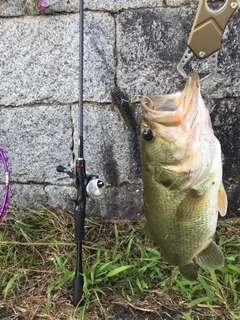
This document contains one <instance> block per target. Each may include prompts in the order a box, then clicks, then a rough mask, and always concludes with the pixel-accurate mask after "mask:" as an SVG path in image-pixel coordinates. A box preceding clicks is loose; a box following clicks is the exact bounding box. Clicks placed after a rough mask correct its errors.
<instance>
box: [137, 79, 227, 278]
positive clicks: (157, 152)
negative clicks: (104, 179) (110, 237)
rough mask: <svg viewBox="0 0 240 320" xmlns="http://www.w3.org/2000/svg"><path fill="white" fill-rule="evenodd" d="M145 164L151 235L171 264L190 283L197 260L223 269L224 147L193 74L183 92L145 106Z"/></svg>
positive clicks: (148, 231)
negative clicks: (217, 238) (219, 240)
mask: <svg viewBox="0 0 240 320" xmlns="http://www.w3.org/2000/svg"><path fill="white" fill-rule="evenodd" d="M141 105H142V109H143V119H142V122H141V160H142V175H143V186H144V202H145V208H146V218H147V222H146V226H145V232H146V234H148V235H149V236H150V237H151V238H152V239H153V240H154V241H155V242H156V244H157V245H158V246H159V247H160V249H161V252H162V253H163V257H164V258H165V259H166V261H167V262H168V263H169V264H171V265H175V266H179V268H180V271H181V273H182V274H183V276H184V277H185V278H187V279H189V280H195V279H196V278H197V272H196V268H195V265H194V261H195V262H196V263H197V264H198V265H199V266H201V267H203V268H206V269H220V268H222V267H223V265H224V256H223V253H222V251H221V250H220V248H219V247H218V246H217V245H216V243H215V242H214V241H213V240H212V237H213V236H214V234H215V231H216V226H217V219H218V212H220V214H221V215H222V216H224V215H225V214H226V210H227V197H226V193H225V190H224V187H223V184H222V159H221V146H220V143H219V141H218V140H217V138H216V137H215V136H214V133H213V130H212V126H211V120H210V116H209V112H208V110H207V108H206V107H205V105H204V102H203V100H202V97H201V93H200V84H199V79H198V75H197V74H196V73H192V74H191V75H190V76H189V78H188V81H187V84H186V87H185V89H184V90H183V92H182V93H176V94H170V95H163V96H153V97H145V98H143V99H142V101H141Z"/></svg>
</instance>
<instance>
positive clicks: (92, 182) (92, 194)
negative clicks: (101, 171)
mask: <svg viewBox="0 0 240 320" xmlns="http://www.w3.org/2000/svg"><path fill="white" fill-rule="evenodd" d="M57 171H58V172H63V173H66V174H67V175H69V177H70V178H72V179H74V185H75V187H76V188H77V187H78V186H77V176H76V174H74V173H73V172H71V171H68V170H67V168H65V167H63V166H57ZM84 180H85V181H84V183H85V188H86V195H87V196H88V197H89V198H90V199H93V200H100V199H102V198H103V197H104V193H105V191H106V184H105V183H104V181H103V180H101V179H99V178H98V176H97V175H88V174H86V177H85V179H84Z"/></svg>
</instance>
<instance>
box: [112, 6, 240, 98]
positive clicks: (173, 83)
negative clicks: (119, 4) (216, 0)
mask: <svg viewBox="0 0 240 320" xmlns="http://www.w3.org/2000/svg"><path fill="white" fill-rule="evenodd" d="M196 5H197V3H195V5H192V6H190V7H189V6H184V7H181V8H175V7H174V8H169V7H168V8H156V9H154V10H152V9H146V10H136V11H130V10H129V11H125V12H122V13H120V14H119V15H118V16H117V41H116V52H117V56H118V65H117V83H118V84H119V86H120V87H121V88H124V89H125V90H126V91H127V92H129V94H130V96H132V97H133V99H134V98H135V99H136V97H138V96H141V95H146V94H150V95H154V94H166V93H170V92H175V91H179V90H182V88H183V86H184V85H185V81H184V80H183V79H182V77H181V76H180V75H179V74H178V72H177V64H178V63H179V61H180V59H181V57H182V55H183V53H184V51H185V50H186V48H187V45H186V42H187V39H188V37H189V34H190V31H191V27H192V22H193V20H194V17H195V14H196ZM239 28H240V21H239V19H238V17H237V14H235V15H234V16H233V18H232V19H231V20H230V23H229V24H228V26H227V28H226V30H225V33H224V38H223V43H222V48H221V50H220V54H219V63H218V74H217V76H216V77H215V78H213V79H211V80H209V81H207V82H205V83H203V85H202V93H203V95H204V96H205V97H211V98H223V97H229V96H234V97H236V96H239V95H240V89H239V88H240V87H239V78H240V52H239V50H238V47H239V33H238V32H237V30H239ZM191 70H195V71H198V72H199V73H200V74H201V75H202V74H208V73H209V69H208V62H207V60H204V61H203V62H202V63H201V62H200V61H199V60H198V59H196V58H195V59H194V58H193V59H192V60H191V61H190V62H189V65H187V66H186V72H188V71H191Z"/></svg>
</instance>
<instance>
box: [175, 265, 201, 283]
mask: <svg viewBox="0 0 240 320" xmlns="http://www.w3.org/2000/svg"><path fill="white" fill-rule="evenodd" d="M179 270H180V272H181V274H182V275H183V276H184V278H186V279H187V280H189V281H195V280H197V270H196V267H195V266H194V264H193V263H189V264H187V265H186V266H182V267H179Z"/></svg>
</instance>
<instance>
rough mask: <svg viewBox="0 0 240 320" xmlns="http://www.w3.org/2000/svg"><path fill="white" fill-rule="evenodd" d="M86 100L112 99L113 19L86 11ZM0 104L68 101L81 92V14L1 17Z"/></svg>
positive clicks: (12, 104)
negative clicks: (79, 18) (79, 23)
mask: <svg viewBox="0 0 240 320" xmlns="http://www.w3.org/2000/svg"><path fill="white" fill-rule="evenodd" d="M85 20H86V26H85V55H84V99H85V100H87V101H99V102H102V101H109V99H110V94H109V91H110V86H112V85H113V82H114V64H115V61H114V56H113V54H114V37H115V31H114V19H113V17H112V16H111V15H109V14H106V13H99V12H98V13H93V12H88V13H86V18H85ZM0 30H1V31H0V68H1V74H0V104H1V105H11V106H17V105H22V104H30V103H31V104H33V103H40V102H42V103H55V102H56V101H57V102H61V103H68V102H74V101H77V100H78V96H79V92H78V91H79V90H78V88H79V83H78V82H79V67H78V66H79V47H78V45H79V30H78V15H77V14H72V15H67V16H66V15H62V16H59V15H58V16H36V17H25V18H18V19H1V20H0Z"/></svg>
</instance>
